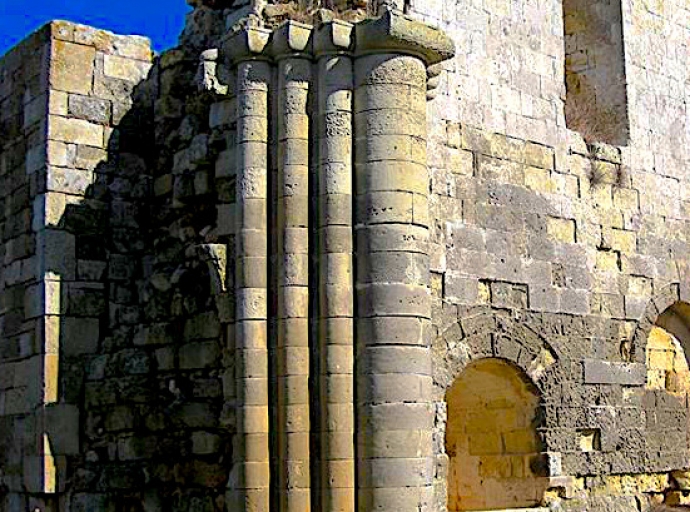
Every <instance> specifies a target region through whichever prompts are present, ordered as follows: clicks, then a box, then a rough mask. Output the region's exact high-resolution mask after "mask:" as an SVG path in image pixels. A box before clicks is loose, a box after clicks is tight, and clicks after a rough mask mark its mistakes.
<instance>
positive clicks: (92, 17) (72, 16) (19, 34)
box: [0, 0, 190, 55]
mask: <svg viewBox="0 0 690 512" xmlns="http://www.w3.org/2000/svg"><path fill="white" fill-rule="evenodd" d="M189 10H190V8H189V6H187V3H186V2H185V0H0V55H3V54H4V53H6V52H7V50H9V49H10V48H11V47H12V46H14V45H15V44H17V43H18V42H19V41H21V40H22V39H24V38H25V37H26V36H27V35H28V34H30V33H31V32H33V31H34V30H36V29H38V28H40V27H41V26H43V25H44V24H45V23H46V22H48V21H50V20H54V19H62V20H69V21H74V22H77V23H83V24H85V25H91V26H94V27H97V28H102V29H106V30H110V31H112V32H115V33H119V34H138V35H144V36H147V37H149V38H151V40H152V41H153V46H154V48H155V49H156V51H159V52H160V51H161V50H164V49H166V48H170V47H171V46H175V44H176V43H177V36H178V35H179V33H180V32H181V30H182V26H183V24H184V15H185V13H186V12H188V11H189Z"/></svg>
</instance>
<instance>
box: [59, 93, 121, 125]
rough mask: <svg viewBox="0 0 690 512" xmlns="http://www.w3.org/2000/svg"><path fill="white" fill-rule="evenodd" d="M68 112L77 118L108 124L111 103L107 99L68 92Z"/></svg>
mask: <svg viewBox="0 0 690 512" xmlns="http://www.w3.org/2000/svg"><path fill="white" fill-rule="evenodd" d="M67 105H68V107H67V108H68V110H67V112H68V114H69V115H70V116H72V117H76V118H77V119H84V120H86V121H91V122H94V123H98V124H108V123H109V122H110V116H111V104H110V102H109V101H107V100H102V99H99V98H93V97H89V96H82V95H79V94H70V95H69V98H68V103H67Z"/></svg>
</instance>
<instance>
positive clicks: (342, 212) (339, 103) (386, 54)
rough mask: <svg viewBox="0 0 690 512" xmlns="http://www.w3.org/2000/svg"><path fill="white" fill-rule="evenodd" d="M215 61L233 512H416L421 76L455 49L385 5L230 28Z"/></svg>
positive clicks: (423, 495) (425, 323)
mask: <svg viewBox="0 0 690 512" xmlns="http://www.w3.org/2000/svg"><path fill="white" fill-rule="evenodd" d="M269 40H270V41H271V42H270V44H268V41H269ZM224 52H225V54H226V55H225V58H226V61H229V62H230V63H231V64H232V65H234V66H236V67H237V84H236V95H237V109H238V112H237V119H238V120H237V148H236V153H237V166H238V169H237V205H236V208H237V225H236V228H237V230H236V238H237V241H236V251H237V252H236V276H235V282H236V290H235V293H236V302H237V307H236V323H235V343H236V351H237V366H238V367H237V374H236V384H237V388H238V389H237V396H238V399H239V400H240V402H239V404H240V405H239V406H238V417H239V421H238V435H237V437H236V440H237V442H236V445H235V447H234V448H235V450H234V454H233V456H234V466H233V472H232V475H231V480H230V483H229V485H230V488H231V490H230V493H229V494H230V495H231V496H232V497H233V498H236V500H235V502H234V503H235V504H236V505H237V507H236V508H237V510H238V511H250V512H267V511H269V509H275V512H303V511H309V510H311V509H315V510H319V511H323V512H354V510H355V509H357V510H359V511H360V512H370V511H380V512H391V511H396V512H407V511H409V512H421V511H430V507H431V504H432V501H433V500H432V492H433V488H432V478H433V458H432V442H431V431H432V422H433V414H432V404H431V385H432V382H431V358H430V347H429V342H428V336H427V334H426V333H427V332H428V331H429V324H430V315H431V311H430V309H431V306H430V304H431V301H430V289H429V278H430V274H429V255H428V252H427V250H428V249H427V246H428V237H429V221H428V217H429V212H428V200H429V198H428V194H429V177H428V171H427V167H426V133H425V130H426V95H427V66H429V65H431V64H437V63H438V62H440V61H442V60H444V59H445V58H448V57H450V56H451V55H452V52H453V49H452V43H451V42H450V40H449V39H448V38H447V37H446V36H445V35H444V34H443V33H442V32H440V31H438V30H435V29H431V28H429V27H427V26H425V25H423V24H421V23H419V22H416V21H414V20H411V19H409V18H406V17H405V16H403V15H402V14H400V13H396V12H392V11H389V12H387V13H385V14H384V15H383V16H382V17H380V18H377V19H372V20H367V21H364V22H361V23H358V24H355V25H352V24H349V23H345V22H341V21H335V22H330V23H325V24H322V25H321V26H319V27H317V28H316V29H313V28H312V27H311V26H308V25H303V24H300V23H296V22H287V23H285V24H283V25H281V26H280V27H279V28H278V29H276V30H275V31H274V32H273V33H272V34H271V33H270V32H269V31H266V30H262V29H257V28H244V29H241V30H239V31H238V32H237V33H235V34H234V35H232V36H230V37H228V39H227V40H226V41H225V44H224ZM314 74H315V75H314ZM272 75H273V76H274V77H275V78H274V79H272V78H271V76H272ZM312 75H314V76H312ZM271 93H272V94H273V95H274V97H275V101H269V96H270V95H271ZM269 103H270V104H271V105H272V106H273V107H272V108H273V109H274V110H275V112H274V113H271V112H270V110H271V108H270V107H269ZM269 123H275V124H274V127H273V128H272V129H269V128H270V127H269V126H268V125H269ZM311 126H314V127H315V128H316V130H314V131H310V127H311ZM314 132H316V134H315V133H314ZM269 133H272V134H274V137H275V138H276V140H274V141H269V135H268V134H269ZM269 144H275V145H276V147H277V151H276V152H275V153H276V156H275V161H273V162H271V165H270V166H269V160H270V159H272V158H271V156H269V151H268V145H269ZM353 153H354V154H353ZM353 161H354V166H353ZM270 167H273V168H274V169H275V175H274V176H272V177H269V176H268V174H269V172H268V169H269V168H270ZM310 169H311V170H312V171H313V172H310ZM310 180H313V181H311V182H310ZM311 205H313V207H315V209H314V210H312V209H311V208H312V206H311ZM310 219H313V221H310ZM269 226H271V227H272V228H271V229H274V230H275V231H273V232H272V233H269ZM355 243H356V255H357V257H356V265H355V264H354V262H355V256H354V254H355V253H354V247H355ZM269 254H270V256H271V258H270V259H269ZM310 259H311V260H312V261H313V262H314V264H313V265H312V264H310ZM273 263H275V268H273V269H271V270H270V271H269V265H270V264H273ZM353 267H355V268H353ZM310 269H313V270H314V275H310ZM271 276H272V277H271ZM271 300H275V307H269V301H271ZM315 301H316V305H315V307H314V302H315ZM271 316H273V318H270V317H271ZM312 326H313V327H315V328H312ZM269 343H270V347H269ZM269 348H270V349H271V351H272V352H274V353H275V354H276V358H275V365H274V366H272V365H271V364H269V357H268V354H269ZM355 352H356V357H355ZM312 356H314V358H313V359H312ZM355 361H356V362H355ZM269 374H270V375H269ZM270 377H272V380H271V382H275V384H276V389H274V390H271V389H269V387H268V382H269V378H270ZM310 379H311V380H310ZM310 382H313V383H315V384H316V386H315V388H313V389H312V388H311V387H310ZM269 410H275V411H276V418H274V421H273V422H269ZM314 418H315V419H317V423H318V424H317V425H312V424H311V421H310V419H314ZM355 418H356V420H355ZM269 424H270V425H272V428H275V429H276V430H277V431H276V432H269ZM312 448H316V449H315V450H312ZM269 459H272V460H275V461H276V464H275V468H274V470H275V474H271V470H270V465H269ZM269 487H270V488H271V490H272V491H273V492H269ZM271 496H273V497H274V499H273V500H272V499H271Z"/></svg>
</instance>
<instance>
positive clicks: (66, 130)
mask: <svg viewBox="0 0 690 512" xmlns="http://www.w3.org/2000/svg"><path fill="white" fill-rule="evenodd" d="M103 137H104V131H103V127H102V126H100V125H97V124H94V123H90V122H89V121H85V120H83V119H68V118H64V117H60V116H53V115H51V116H49V121H48V138H49V139H52V140H57V141H62V142H67V143H72V144H85V145H87V146H94V147H98V148H102V147H103V142H104V139H103Z"/></svg>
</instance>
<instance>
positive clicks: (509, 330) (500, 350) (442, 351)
mask: <svg viewBox="0 0 690 512" xmlns="http://www.w3.org/2000/svg"><path fill="white" fill-rule="evenodd" d="M433 350H434V352H435V355H434V357H433V362H434V369H433V376H434V394H435V399H436V421H435V425H434V450H435V453H436V455H437V466H438V468H439V471H438V474H437V480H436V502H437V503H438V506H439V507H440V510H445V508H444V507H446V505H447V499H448V484H449V471H450V470H452V467H451V459H450V457H449V456H448V453H447V451H446V430H447V425H448V420H449V419H451V420H452V415H453V411H450V410H449V407H448V405H447V402H446V395H447V392H448V391H449V390H450V389H451V387H452V386H453V384H454V383H455V382H456V381H457V379H458V378H460V377H461V376H462V374H463V373H464V372H465V371H466V370H467V369H468V368H470V367H471V366H472V365H473V364H474V363H477V362H480V361H497V360H498V361H502V362H504V364H506V365H509V366H510V367H512V368H514V371H515V372H516V373H518V374H520V375H522V376H523V377H524V379H526V381H527V382H528V384H529V386H531V387H532V389H534V390H535V392H536V393H537V395H538V396H539V400H538V404H537V407H536V412H535V424H534V427H535V428H537V427H538V426H539V423H540V422H541V421H542V420H544V419H545V418H546V417H547V416H548V414H547V409H548V408H547V407H545V405H546V404H548V403H554V402H555V403H560V400H561V394H560V393H561V389H562V383H563V382H564V380H565V377H564V373H563V371H562V368H561V364H562V358H561V356H560V354H559V353H558V352H557V351H556V350H555V349H554V347H552V346H551V344H549V343H548V342H547V341H546V340H545V339H544V337H542V336H541V335H540V334H538V333H537V332H536V331H535V330H533V329H532V328H531V327H530V326H529V324H527V323H526V322H525V321H524V319H517V318H513V317H508V316H505V315H503V314H501V313H497V312H496V311H493V310H489V309H484V310H482V311H480V312H478V313H477V314H475V315H472V316H468V317H465V318H462V319H461V320H459V321H457V322H455V323H452V324H450V326H449V327H448V328H446V329H445V330H444V331H443V332H442V333H441V334H440V335H439V336H438V337H437V338H436V339H435V341H434V343H433ZM543 445H544V448H545V443H544V444H543ZM539 461H540V463H541V466H540V470H541V471H542V472H543V473H544V474H545V475H549V476H558V475H560V454H559V453H552V452H550V453H548V454H547V453H541V457H540V458H539ZM451 485H452V482H451ZM544 490H545V489H544Z"/></svg>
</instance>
